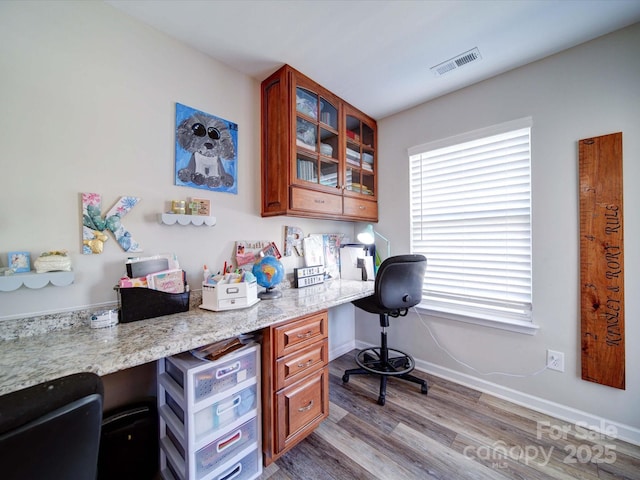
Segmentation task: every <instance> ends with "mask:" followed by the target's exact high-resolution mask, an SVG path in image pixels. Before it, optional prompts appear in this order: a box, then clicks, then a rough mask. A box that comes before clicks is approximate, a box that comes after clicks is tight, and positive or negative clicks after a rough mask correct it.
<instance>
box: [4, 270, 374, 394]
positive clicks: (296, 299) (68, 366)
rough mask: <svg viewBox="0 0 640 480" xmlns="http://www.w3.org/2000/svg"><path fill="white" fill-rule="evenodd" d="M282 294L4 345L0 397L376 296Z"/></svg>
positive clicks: (347, 289) (349, 291)
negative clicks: (243, 303) (247, 304)
mask: <svg viewBox="0 0 640 480" xmlns="http://www.w3.org/2000/svg"><path fill="white" fill-rule="evenodd" d="M282 292H283V296H282V298H279V299H276V300H262V301H260V302H258V303H257V304H256V305H254V306H253V307H250V308H245V309H241V310H231V311H226V312H210V311H208V310H202V309H200V308H197V307H196V308H191V309H190V310H189V311H188V312H185V313H179V314H175V315H168V316H164V317H158V318H153V319H149V320H141V321H138V322H133V323H123V324H119V325H117V326H115V327H111V328H103V329H92V328H90V327H89V326H88V325H86V324H80V325H78V324H76V325H75V326H72V327H70V328H64V329H57V330H53V331H47V332H43V333H38V334H35V335H31V336H28V337H22V338H17V339H13V340H3V341H0V395H4V394H6V393H10V392H12V391H15V390H19V389H21V388H25V387H29V386H31V385H36V384H38V383H41V382H45V381H48V380H52V379H54V378H58V377H62V376H65V375H69V374H71V373H76V372H94V373H97V374H98V375H106V374H109V373H113V372H117V371H119V370H124V369H127V368H130V367H135V366H137V365H142V364H144V363H147V362H152V361H155V360H158V359H159V358H163V357H166V356H169V355H174V354H176V353H180V352H184V351H187V350H190V349H193V348H196V347H199V346H202V345H206V344H208V343H212V342H217V341H219V340H224V339H226V338H230V337H234V336H236V335H239V334H241V333H248V332H253V331H256V330H260V329H262V328H264V327H268V326H270V325H273V324H274V323H278V322H281V321H285V320H291V319H293V318H297V317H300V316H303V315H307V314H310V313H314V312H317V311H319V310H322V309H326V308H331V307H335V306H338V305H341V304H343V303H348V302H351V301H352V300H356V299H358V298H362V297H365V296H367V295H370V294H371V293H373V282H358V281H353V280H332V281H330V282H327V283H325V284H321V285H314V286H311V287H306V288H302V289H294V288H291V289H283V290H282ZM194 293H195V292H194ZM26 321H27V320H25V322H26ZM11 322H14V321H13V320H12V321H11ZM3 323H4V322H0V329H2V328H3V325H2V324H3ZM3 338H6V335H4V336H3Z"/></svg>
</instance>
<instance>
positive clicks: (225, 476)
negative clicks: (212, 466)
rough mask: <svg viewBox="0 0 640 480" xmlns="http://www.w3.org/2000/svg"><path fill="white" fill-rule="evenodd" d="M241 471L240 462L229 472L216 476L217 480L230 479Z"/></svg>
mask: <svg viewBox="0 0 640 480" xmlns="http://www.w3.org/2000/svg"><path fill="white" fill-rule="evenodd" d="M241 472H242V463H239V464H237V465H236V466H235V467H233V469H232V470H231V471H230V472H229V473H226V472H225V473H224V474H223V475H222V476H221V477H218V480H231V479H232V478H236V477H237V476H238V475H240V473H241Z"/></svg>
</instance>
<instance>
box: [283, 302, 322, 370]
mask: <svg viewBox="0 0 640 480" xmlns="http://www.w3.org/2000/svg"><path fill="white" fill-rule="evenodd" d="M327 324H328V322H327V311H326V310H324V311H322V312H319V313H314V314H313V315H309V316H308V317H303V318H301V319H300V320H296V321H294V322H288V323H286V324H284V325H281V326H279V327H275V328H274V330H275V331H274V333H275V354H276V358H280V357H283V356H285V355H288V354H290V353H293V352H295V351H297V350H298V349H300V348H304V347H306V346H308V345H310V344H312V343H314V342H316V341H319V340H322V339H323V338H327Z"/></svg>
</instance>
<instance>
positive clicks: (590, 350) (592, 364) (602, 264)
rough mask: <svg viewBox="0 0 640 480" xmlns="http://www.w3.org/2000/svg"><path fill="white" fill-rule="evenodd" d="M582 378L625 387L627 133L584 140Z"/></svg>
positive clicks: (581, 153) (581, 170) (581, 146)
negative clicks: (624, 154) (624, 157)
mask: <svg viewBox="0 0 640 480" xmlns="http://www.w3.org/2000/svg"><path fill="white" fill-rule="evenodd" d="M579 163H580V167H579V173H580V301H581V307H580V314H581V332H580V333H581V343H582V379H583V380H587V381H590V382H595V383H600V384H602V385H608V386H611V387H615V388H620V389H623V390H624V388H625V338H624V244H623V243H624V242H623V240H624V235H623V214H622V212H623V210H622V133H613V134H611V135H603V136H600V137H594V138H587V139H583V140H580V141H579Z"/></svg>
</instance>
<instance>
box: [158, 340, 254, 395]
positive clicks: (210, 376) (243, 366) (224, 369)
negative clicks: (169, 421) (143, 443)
mask: <svg viewBox="0 0 640 480" xmlns="http://www.w3.org/2000/svg"><path fill="white" fill-rule="evenodd" d="M257 351H258V349H257V347H252V348H244V349H241V350H238V351H237V352H235V353H233V354H229V355H227V356H225V357H223V358H222V359H220V360H218V361H215V362H209V361H204V360H200V359H198V358H195V357H194V356H193V355H192V354H191V353H189V352H185V353H181V354H179V355H174V356H173V357H167V358H165V359H164V370H165V372H166V373H167V374H168V375H169V376H170V377H171V378H172V379H173V380H174V381H175V382H176V383H177V384H178V385H179V386H181V387H182V388H190V389H192V393H193V399H194V403H197V402H200V401H202V400H204V399H206V398H208V397H211V396H213V395H217V394H219V393H222V392H224V391H226V390H229V389H230V388H233V387H235V386H236V385H238V384H239V383H241V382H244V381H245V380H248V379H250V378H254V377H256V374H257V365H258V358H257ZM188 376H192V377H191V380H189V378H188ZM175 400H178V399H175Z"/></svg>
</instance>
